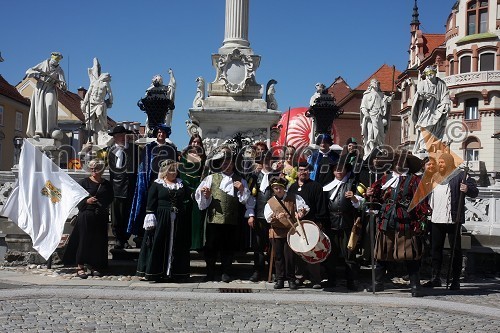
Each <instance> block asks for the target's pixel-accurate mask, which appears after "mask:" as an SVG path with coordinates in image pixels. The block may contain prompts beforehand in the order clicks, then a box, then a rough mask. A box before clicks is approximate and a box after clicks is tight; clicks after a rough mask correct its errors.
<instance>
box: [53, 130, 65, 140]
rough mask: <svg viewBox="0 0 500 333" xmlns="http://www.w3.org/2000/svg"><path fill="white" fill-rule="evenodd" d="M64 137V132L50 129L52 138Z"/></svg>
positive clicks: (59, 138)
mask: <svg viewBox="0 0 500 333" xmlns="http://www.w3.org/2000/svg"><path fill="white" fill-rule="evenodd" d="M63 137H64V133H63V132H62V131H61V130H58V129H57V130H54V131H52V139H54V140H58V141H62V139H63Z"/></svg>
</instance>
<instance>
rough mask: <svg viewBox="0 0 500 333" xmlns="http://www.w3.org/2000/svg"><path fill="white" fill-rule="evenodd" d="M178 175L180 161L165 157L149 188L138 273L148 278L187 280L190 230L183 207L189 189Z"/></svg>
mask: <svg viewBox="0 0 500 333" xmlns="http://www.w3.org/2000/svg"><path fill="white" fill-rule="evenodd" d="M177 176H178V171H177V163H176V162H175V161H173V160H166V161H163V162H162V163H161V167H160V172H159V174H158V179H156V180H155V181H154V182H153V184H152V185H151V187H150V188H149V191H148V203H147V207H146V217H145V219H144V229H145V230H146V232H145V234H144V240H143V242H142V246H141V252H140V254H139V261H138V264H137V276H141V277H144V278H145V280H148V281H154V282H162V281H172V280H175V281H184V280H185V279H187V278H188V277H189V244H190V240H191V234H190V232H189V231H190V225H189V224H188V223H187V222H189V219H186V211H185V208H184V207H185V203H186V201H187V200H189V196H190V191H189V189H188V187H187V186H186V185H185V184H184V182H183V181H182V180H181V179H180V178H178V177H177Z"/></svg>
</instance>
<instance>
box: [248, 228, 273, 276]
mask: <svg viewBox="0 0 500 333" xmlns="http://www.w3.org/2000/svg"><path fill="white" fill-rule="evenodd" d="M252 240H253V241H252V245H253V246H252V250H253V268H254V271H255V272H259V273H264V271H265V268H266V259H267V254H266V250H267V249H268V248H269V223H267V221H266V220H265V219H259V218H256V219H255V220H254V227H253V229H252Z"/></svg>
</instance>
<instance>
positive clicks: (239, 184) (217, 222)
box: [195, 147, 250, 282]
mask: <svg viewBox="0 0 500 333" xmlns="http://www.w3.org/2000/svg"><path fill="white" fill-rule="evenodd" d="M235 153H237V152H236V151H232V150H231V148H230V147H228V148H224V149H222V150H221V152H220V155H219V156H216V157H215V158H216V159H217V161H214V160H213V159H212V161H211V163H210V164H211V165H212V167H214V171H215V173H213V174H211V175H208V176H207V177H205V178H204V179H203V180H202V181H201V183H200V185H199V186H198V188H197V189H196V192H195V199H196V202H197V203H198V207H199V209H200V210H205V209H207V226H206V243H205V261H206V265H207V276H206V280H207V281H213V280H215V265H216V261H217V255H218V254H219V253H220V257H221V268H222V275H221V280H222V281H223V282H230V281H231V280H232V278H231V273H232V271H231V268H232V262H233V256H234V252H235V250H237V248H238V246H239V235H240V223H241V219H242V216H243V210H244V209H245V206H244V205H245V204H246V202H247V200H248V198H249V196H250V190H249V189H248V185H247V182H246V180H245V179H244V178H243V177H241V175H239V174H238V173H237V172H236V171H237V170H235V159H236V154H235Z"/></svg>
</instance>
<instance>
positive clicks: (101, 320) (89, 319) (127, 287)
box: [0, 265, 500, 332]
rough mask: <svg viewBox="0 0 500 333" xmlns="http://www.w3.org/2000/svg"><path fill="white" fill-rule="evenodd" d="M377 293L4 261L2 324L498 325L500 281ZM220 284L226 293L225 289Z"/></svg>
mask: <svg viewBox="0 0 500 333" xmlns="http://www.w3.org/2000/svg"><path fill="white" fill-rule="evenodd" d="M393 281H394V283H393V284H392V285H391V284H390V283H388V284H387V285H386V287H388V289H387V291H385V292H381V293H377V294H376V295H373V294H372V293H368V292H366V291H361V290H360V291H359V292H354V293H352V292H350V293H348V292H347V289H346V288H345V287H343V286H339V287H337V288H334V289H332V290H313V289H310V288H300V289H299V290H297V291H290V290H288V289H283V290H279V291H275V290H274V289H273V288H272V286H273V285H272V284H271V283H266V282H260V283H251V282H249V281H244V280H235V281H234V282H232V283H229V284H226V283H214V282H210V283H202V282H201V276H196V275H195V276H193V278H192V279H190V281H188V282H187V283H182V284H167V283H157V284H150V283H148V282H144V281H139V280H138V279H137V278H136V277H133V276H124V275H108V276H105V277H102V278H96V277H90V278H89V279H86V280H82V279H79V278H75V276H74V270H73V269H71V270H69V269H65V268H55V269H52V270H49V269H46V268H43V266H34V265H32V266H27V267H16V268H10V267H0V325H1V327H2V329H1V331H3V332H116V331H120V332H368V331H370V332H498V326H499V323H500V279H498V278H488V279H486V278H485V279H474V281H469V282H466V283H463V288H462V290H460V291H457V292H451V291H446V290H444V288H437V289H435V290H426V291H427V292H428V295H427V296H425V297H423V298H412V297H410V295H409V292H408V288H407V285H405V283H406V282H405V281H404V280H401V279H400V280H397V279H395V280H393ZM221 291H226V292H221Z"/></svg>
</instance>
